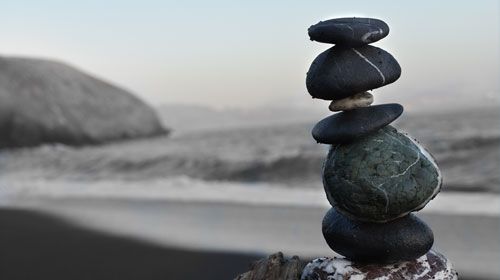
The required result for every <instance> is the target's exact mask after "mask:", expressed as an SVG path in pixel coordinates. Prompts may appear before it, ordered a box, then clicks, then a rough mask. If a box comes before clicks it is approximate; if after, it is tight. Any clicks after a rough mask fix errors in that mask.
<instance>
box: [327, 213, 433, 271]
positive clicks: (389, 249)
mask: <svg viewBox="0 0 500 280" xmlns="http://www.w3.org/2000/svg"><path fill="white" fill-rule="evenodd" d="M323 236H324V237H325V240H326V243H328V246H330V248H331V249H332V250H334V251H335V252H337V253H339V254H340V255H342V256H344V257H346V258H347V259H349V260H352V261H358V262H370V263H394V262H399V261H409V260H413V259H416V258H418V257H420V256H422V255H424V254H425V253H427V251H429V250H430V249H431V247H432V244H433V243H434V236H433V234H432V231H431V229H430V228H429V227H428V226H427V225H426V224H425V223H424V222H423V221H422V220H420V219H419V218H417V217H416V216H415V215H413V214H409V215H406V216H404V217H402V218H399V219H396V220H393V221H390V222H387V223H370V222H362V221H357V220H352V219H350V218H348V217H347V216H345V215H343V214H341V213H340V212H339V211H337V210H336V209H335V208H331V209H330V210H329V211H328V212H327V213H326V215H325V217H324V219H323Z"/></svg>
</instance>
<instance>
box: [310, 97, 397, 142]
mask: <svg viewBox="0 0 500 280" xmlns="http://www.w3.org/2000/svg"><path fill="white" fill-rule="evenodd" d="M401 113H403V106H401V105H400V104H397V103H391V104H382V105H374V106H368V107H362V108H356V109H352V110H349V111H342V112H340V113H336V114H333V115H331V116H329V117H326V118H324V119H322V120H321V121H319V122H318V123H317V124H316V125H315V126H314V127H313V129H312V136H313V138H314V139H315V140H316V141H317V142H319V143H323V144H340V143H348V142H350V141H353V140H355V139H357V138H359V137H362V136H364V135H367V134H369V133H372V132H375V131H377V130H379V129H380V128H382V127H384V126H386V125H388V124H390V123H391V122H393V121H394V120H395V119H397V118H398V117H399V116H400V115H401Z"/></svg>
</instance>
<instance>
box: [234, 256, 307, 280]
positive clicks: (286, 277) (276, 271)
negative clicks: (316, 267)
mask: <svg viewBox="0 0 500 280" xmlns="http://www.w3.org/2000/svg"><path fill="white" fill-rule="evenodd" d="M305 265H306V264H305V263H304V262H302V261H301V260H300V259H299V257H297V256H293V257H292V258H291V259H285V258H284V257H283V253H281V252H278V253H275V254H272V255H270V256H269V257H268V258H267V259H261V260H258V261H256V262H254V263H253V264H252V265H251V267H250V271H247V272H245V273H243V274H241V275H239V276H238V277H236V278H235V280H299V279H300V276H301V274H302V270H303V269H304V266H305Z"/></svg>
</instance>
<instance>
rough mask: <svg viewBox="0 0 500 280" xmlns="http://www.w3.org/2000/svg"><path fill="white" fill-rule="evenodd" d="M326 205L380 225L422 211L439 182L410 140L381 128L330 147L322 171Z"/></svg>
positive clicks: (428, 159)
mask: <svg viewBox="0 0 500 280" xmlns="http://www.w3.org/2000/svg"><path fill="white" fill-rule="evenodd" d="M323 184H324V187H325V191H326V194H327V197H328V200H329V201H330V204H332V206H335V207H337V208H338V209H339V211H341V212H343V213H344V214H346V215H348V216H350V217H352V218H354V219H358V220H364V221H372V222H386V221H390V220H393V219H396V218H398V217H401V216H404V215H406V214H408V213H409V212H412V211H417V210H420V209H422V208H423V207H424V206H425V205H426V204H427V202H429V201H430V200H431V199H432V198H434V197H435V196H436V194H437V193H438V192H439V189H440V188H441V184H442V178H441V174H440V172H439V168H438V166H437V164H436V162H435V161H434V159H433V158H432V156H431V155H430V154H429V153H428V152H427V151H426V150H425V149H424V148H423V147H422V146H420V144H418V143H417V142H416V141H415V140H412V139H411V138H410V137H408V136H406V135H405V134H403V133H401V132H399V131H397V130H396V129H395V128H394V127H392V126H390V125H389V126H386V127H384V128H382V129H380V130H379V131H377V132H375V133H373V134H370V135H368V136H366V137H362V138H360V139H358V140H356V141H354V142H351V143H348V144H339V145H332V147H331V149H330V152H329V153H328V157H327V159H326V162H325V165H324V169H323Z"/></svg>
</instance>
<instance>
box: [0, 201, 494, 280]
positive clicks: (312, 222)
mask: <svg viewBox="0 0 500 280" xmlns="http://www.w3.org/2000/svg"><path fill="white" fill-rule="evenodd" d="M18 205H19V204H18ZM23 207H24V208H27V209H32V210H36V211H41V212H43V213H47V214H50V215H54V216H55V217H59V218H62V219H63V220H65V221H69V222H70V223H71V225H70V224H67V223H63V222H60V221H57V220H54V219H53V218H48V217H46V216H44V215H41V214H38V213H33V212H27V211H25V210H23V211H21V212H19V211H17V212H16V211H14V210H9V209H7V210H3V211H2V212H1V213H2V214H1V215H0V219H1V221H0V222H1V225H2V233H1V236H0V242H1V244H0V245H1V248H2V254H1V255H0V273H7V272H9V273H11V274H8V276H15V274H12V273H16V272H17V273H21V274H20V275H26V273H33V274H29V275H32V276H35V275H39V276H40V277H36V278H37V279H62V278H55V277H57V276H58V275H73V274H74V275H75V277H66V279H88V277H87V278H85V277H83V276H82V275H86V276H89V277H90V275H92V277H91V279H112V278H113V277H111V276H113V275H125V276H124V277H118V278H119V279H160V278H161V279H186V280H187V279H198V278H197V277H199V276H200V273H201V274H202V275H203V277H204V278H203V279H232V277H234V276H235V275H236V274H238V273H241V272H244V271H246V270H247V268H248V264H249V263H250V262H251V260H253V259H256V258H259V257H260V256H262V255H263V254H269V253H272V252H276V251H283V252H284V253H285V254H286V255H292V254H298V255H300V256H301V258H311V257H319V256H329V255H332V252H331V251H330V250H329V249H328V247H327V245H326V244H325V242H324V240H323V238H322V236H321V226H320V223H321V219H322V217H323V214H324V213H325V211H326V208H323V207H305V206H304V207H293V206H284V205H281V206H270V205H241V204H234V203H233V204H232V203H214V202H179V201H167V200H157V201H155V200H148V201H141V200H131V199H113V200H110V199H44V200H38V201H30V202H26V203H24V205H23ZM419 216H420V217H421V218H422V219H424V220H425V221H426V222H428V223H429V224H430V226H431V227H432V229H433V231H434V234H435V240H436V243H435V248H437V250H439V251H441V252H443V253H444V254H445V255H446V256H448V257H449V258H450V259H451V260H452V262H453V263H454V265H455V266H456V268H457V270H458V271H459V272H460V276H461V278H460V279H499V278H500V268H499V267H498V263H499V262H500V240H499V238H498V236H500V220H499V217H498V216H495V215H486V216H481V215H478V214H477V213H474V214H471V215H464V214H463V213H461V214H456V215H453V214H440V213H424V214H419ZM9 217H15V218H9ZM84 228H85V229H84ZM87 229H92V230H94V231H95V232H94V231H89V230H87ZM110 234H112V235H110ZM138 240H141V241H138ZM5 248H6V249H5ZM172 248H185V249H182V250H180V249H172ZM221 251H224V252H232V253H218V252H221ZM7 264H9V265H7ZM2 266H3V267H2ZM37 272H38V274H37ZM67 273H73V274H67ZM92 273H97V274H96V276H95V277H94V275H93V274H92ZM141 273H142V274H141ZM148 273H149V274H148ZM182 273H187V274H188V275H182ZM42 275H48V276H50V277H48V278H45V276H42ZM54 275H55V276H54ZM165 275H168V277H166V278H165ZM1 276H3V275H2V274H0V277H1ZM59 277H60V276H59ZM78 277H80V278H78ZM99 277H102V278H99ZM109 277H111V278H109ZM126 277H128V278H126ZM145 277H146V278H145ZM155 277H158V278H155ZM1 278H2V279H32V278H31V277H18V278H13V277H1Z"/></svg>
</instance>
